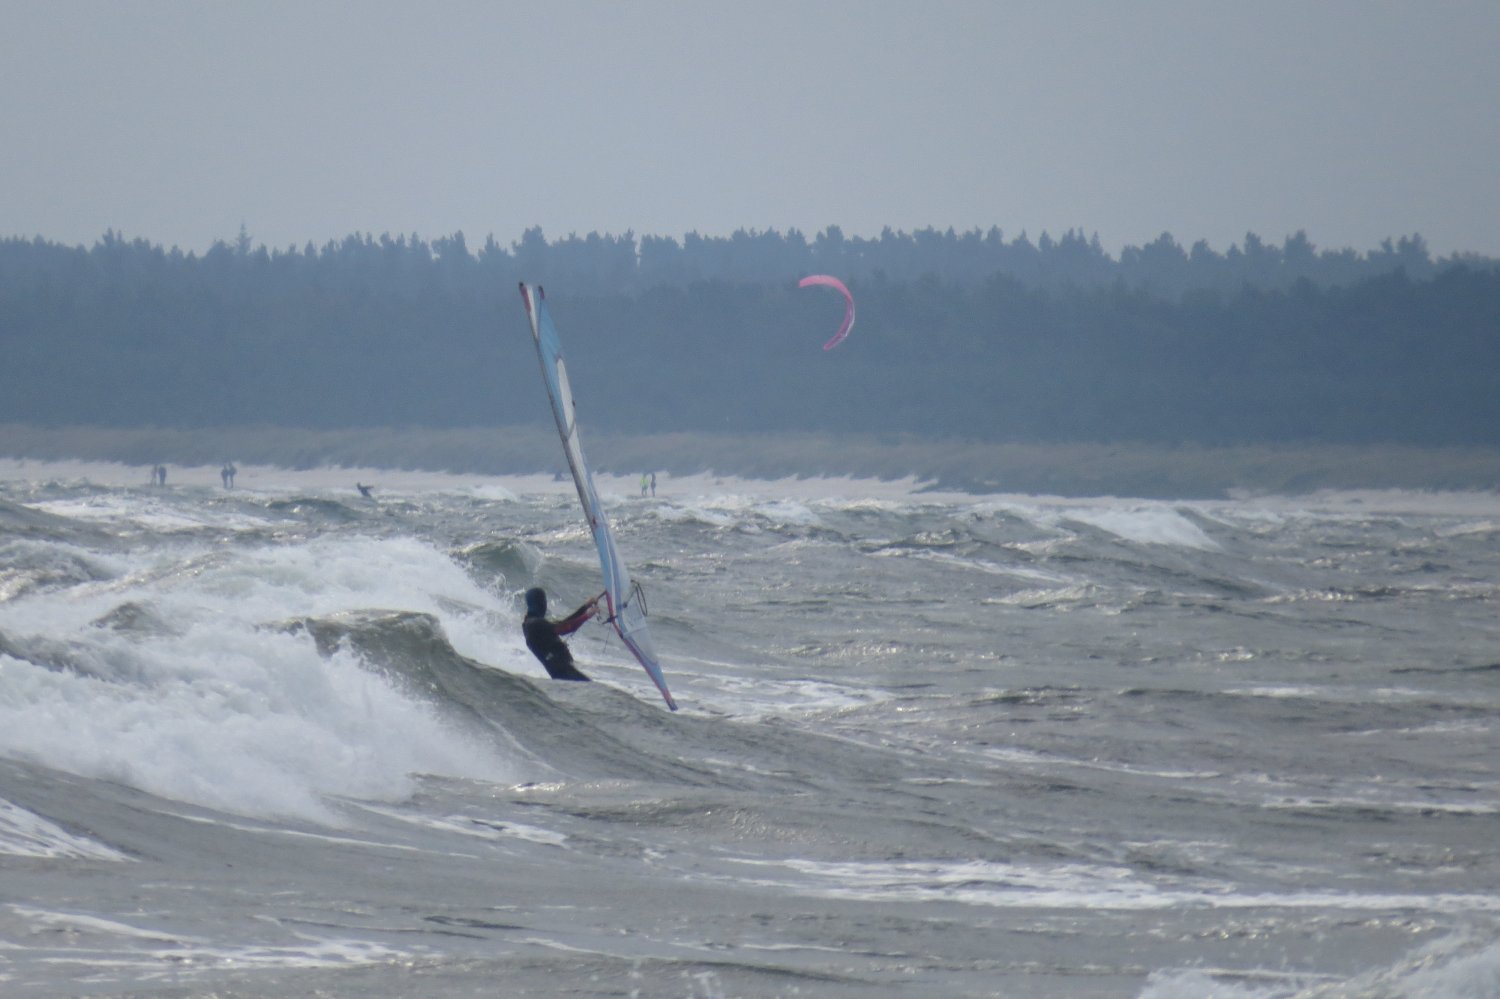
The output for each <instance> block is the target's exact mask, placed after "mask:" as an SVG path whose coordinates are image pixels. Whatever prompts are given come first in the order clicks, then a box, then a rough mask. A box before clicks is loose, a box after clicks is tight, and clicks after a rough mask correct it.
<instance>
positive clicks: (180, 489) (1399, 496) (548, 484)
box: [0, 457, 1500, 520]
mask: <svg viewBox="0 0 1500 999" xmlns="http://www.w3.org/2000/svg"><path fill="white" fill-rule="evenodd" d="M149 479H150V468H148V467H144V466H139V465H131V464H124V463H121V462H108V461H83V460H59V461H51V460H36V459H16V458H4V457H0V485H7V484H11V483H29V484H35V485H45V484H50V483H56V484H61V485H76V484H80V483H82V484H86V485H89V486H94V487H97V488H101V489H127V490H132V491H141V492H153V491H155V490H157V489H158V488H161V487H156V486H153V485H152V484H151V483H150V481H149ZM639 481H640V480H639V476H631V475H612V474H607V473H606V474H597V475H595V485H596V487H597V488H598V490H599V493H600V496H601V497H602V498H603V499H604V500H605V501H606V502H607V503H610V504H613V503H628V502H631V501H633V500H636V499H640V498H641V497H640V495H639ZM359 482H363V483H365V484H367V485H370V486H372V487H373V490H374V496H373V499H374V500H375V501H376V502H377V503H378V502H380V501H381V500H404V499H411V498H413V497H416V496H419V495H421V494H422V493H424V492H455V493H467V494H470V495H473V496H476V497H480V498H485V499H491V500H505V499H518V498H523V497H536V496H554V495H555V496H556V497H558V498H560V499H562V500H565V501H568V502H572V501H573V500H574V496H575V493H574V488H573V481H572V479H570V478H564V479H561V480H559V479H556V478H554V477H553V476H551V475H543V474H539V473H535V474H509V475H507V474H496V475H488V474H478V473H452V472H432V471H414V470H402V469H381V468H368V467H366V468H346V467H342V466H322V467H318V468H301V469H299V468H283V467H279V466H275V465H242V466H239V469H238V475H237V476H236V486H235V488H234V489H232V490H226V489H224V488H223V486H222V484H221V483H220V481H219V468H218V466H210V465H197V466H183V467H180V468H173V469H170V470H169V478H168V482H167V485H166V487H165V490H164V491H165V492H166V493H168V494H170V493H173V492H176V493H178V494H188V493H205V494H223V495H225V496H232V495H235V494H244V495H250V496H278V497H286V496H298V495H301V496H306V495H309V494H327V493H334V494H342V495H343V498H345V499H348V500H350V501H351V502H358V501H360V500H361V498H362V497H360V495H359V492H358V490H357V488H356V483H359ZM729 498H732V499H734V500H737V501H752V502H777V501H791V502H810V503H816V502H823V501H830V502H882V501H884V502H899V501H908V502H915V503H938V504H942V503H950V504H981V505H985V506H998V507H1005V506H1012V505H1014V506H1036V505H1044V506H1054V507H1063V508H1071V509H1079V510H1083V509H1092V508H1119V507H1121V506H1124V507H1133V508H1137V509H1160V508H1170V507H1173V506H1175V505H1178V504H1183V505H1188V506H1191V507H1193V508H1197V509H1200V510H1203V511H1211V510H1212V509H1213V508H1214V507H1216V506H1219V505H1221V504H1234V505H1241V504H1249V505H1251V506H1256V507H1260V508H1263V509H1265V510H1267V511H1269V512H1276V513H1291V512H1295V511H1320V512H1325V513H1326V512H1338V511H1347V512H1349V513H1355V514H1393V515H1394V514H1420V515H1448V516H1461V517H1476V518H1494V519H1496V520H1500V491H1496V490H1422V489H1415V490H1414V489H1395V488H1390V489H1368V488H1367V489H1319V490H1315V491H1310V492H1305V493H1296V494H1288V493H1254V494H1246V495H1235V496H1228V497H1222V498H1192V497H1176V498H1163V497H1138V496H1122V495H1114V494H1099V495H1091V496H1067V495H1061V494H1048V493H1017V492H998V491H997V492H991V493H973V492H967V491H948V490H941V489H937V488H934V487H933V485H932V483H930V482H924V481H920V480H917V479H914V478H911V477H907V478H904V479H869V478H857V477H850V476H796V477H788V478H780V479H753V478H742V477H739V476H732V475H719V474H717V473H698V474H690V475H672V474H662V475H659V476H658V483H657V493H656V496H655V497H650V496H648V497H646V499H648V500H650V499H655V500H658V501H661V502H670V503H685V504H695V503H702V502H708V503H714V502H722V501H724V500H726V499H729Z"/></svg>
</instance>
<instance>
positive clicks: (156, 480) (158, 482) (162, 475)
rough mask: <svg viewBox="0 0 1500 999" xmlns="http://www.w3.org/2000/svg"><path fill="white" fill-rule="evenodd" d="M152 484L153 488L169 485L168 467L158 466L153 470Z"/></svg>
mask: <svg viewBox="0 0 1500 999" xmlns="http://www.w3.org/2000/svg"><path fill="white" fill-rule="evenodd" d="M151 484H152V485H153V486H164V485H166V484H167V466H166V465H157V466H156V467H155V468H153V469H151Z"/></svg>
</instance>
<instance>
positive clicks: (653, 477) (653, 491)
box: [651, 472, 656, 498]
mask: <svg viewBox="0 0 1500 999" xmlns="http://www.w3.org/2000/svg"><path fill="white" fill-rule="evenodd" d="M651 495H652V497H653V498H654V497H655V496H656V473H655V472H652V473H651Z"/></svg>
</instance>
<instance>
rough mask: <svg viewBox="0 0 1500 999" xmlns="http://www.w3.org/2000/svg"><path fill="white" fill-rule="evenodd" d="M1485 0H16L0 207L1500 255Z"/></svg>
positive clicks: (222, 229) (3, 25)
mask: <svg viewBox="0 0 1500 999" xmlns="http://www.w3.org/2000/svg"><path fill="white" fill-rule="evenodd" d="M1497 53H1500V3H1497V2H1495V0H1473V2H1455V0H1420V2H1410V3H1382V2H1351V0H1228V2H1219V0H1202V2H1184V0H1139V2H1129V0H1109V2H1077V0H1040V2H1030V0H1026V2H1011V0H972V2H967V0H964V2H959V0H912V2H890V0H733V2H728V0H726V2H719V0H683V2H677V0H635V2H618V3H606V2H602V0H537V2H524V3H522V2H502V0H493V2H479V0H446V2H445V0H424V2H421V3H417V2H412V0H398V2H387V0H363V2H327V0H291V2H269V0H267V2H233V3H210V2H191V3H190V2H180V0H132V2H112V3H105V2H97V0H0V236H26V237H30V236H34V235H41V236H43V237H45V238H47V239H50V240H55V241H59V242H64V243H70V244H74V243H78V244H85V245H92V244H93V243H94V242H95V241H96V240H97V239H98V238H99V236H100V235H102V234H103V232H104V230H105V229H107V228H113V229H116V230H118V231H120V232H122V233H123V234H124V235H126V236H127V237H130V238H136V237H142V238H145V239H148V240H150V241H151V242H154V243H161V244H164V245H167V246H173V245H176V246H180V247H181V248H182V249H184V250H195V251H199V252H201V251H202V250H204V249H206V248H207V247H208V246H209V245H210V244H211V243H212V242H213V241H214V240H215V239H224V240H232V239H233V238H234V236H235V235H236V233H237V232H238V231H239V227H240V225H241V223H243V224H244V225H245V227H246V228H247V229H248V231H249V233H250V235H251V237H252V238H253V239H254V240H255V242H256V243H265V244H267V245H269V246H272V247H277V248H283V247H286V246H288V245H292V244H295V245H296V246H298V247H299V248H300V247H301V246H303V245H304V244H306V243H307V242H309V241H311V242H314V243H316V244H319V245H321V244H323V243H325V242H327V241H328V240H329V239H336V238H341V237H343V236H346V235H348V234H350V233H353V232H369V233H372V234H375V235H379V234H380V233H383V232H389V233H392V234H393V235H394V234H411V233H417V234H419V235H421V236H422V237H424V238H428V239H431V238H435V237H438V236H443V235H448V234H451V233H453V232H454V231H457V230H462V231H463V233H464V234H465V236H466V237H467V239H468V242H469V245H470V246H471V247H474V248H477V247H478V246H479V245H480V244H481V243H482V242H483V240H484V237H485V236H486V235H487V234H493V235H494V236H495V238H496V239H497V240H498V241H499V242H501V243H502V244H505V245H508V244H510V243H511V242H514V241H515V240H518V239H519V238H520V235H521V232H522V231H523V230H524V229H526V228H527V227H529V226H533V225H540V226H542V228H543V230H544V231H545V233H546V234H547V236H548V237H549V238H554V239H555V238H558V237H561V236H565V235H567V234H568V233H570V232H577V233H578V234H579V235H586V234H587V233H589V232H591V231H598V232H601V233H603V232H609V233H623V232H624V231H625V230H627V229H630V230H634V231H635V232H636V234H637V235H641V234H652V235H666V236H676V237H678V238H680V237H681V236H682V235H683V234H684V233H686V232H689V231H697V232H699V233H702V234H705V235H727V234H729V233H731V232H733V231H734V230H735V229H739V228H745V229H777V230H780V231H785V230H787V229H789V228H798V229H801V230H802V231H803V232H804V233H805V234H807V235H808V236H812V235H813V234H814V233H816V232H818V231H820V230H822V229H824V228H825V227H827V226H828V225H830V224H832V225H838V226H841V227H842V228H843V230H844V232H845V233H846V234H850V235H864V236H875V235H878V234H879V232H880V230H881V229H882V228H883V227H884V226H891V227H893V228H896V229H904V230H908V231H910V230H912V229H918V228H923V227H926V226H937V227H940V228H946V227H948V226H952V227H954V228H956V229H959V230H964V229H972V228H975V227H979V228H984V229H988V228H989V227H990V226H999V227H1000V228H1001V229H1002V230H1003V231H1004V233H1005V235H1006V238H1007V239H1009V238H1013V237H1014V236H1016V235H1019V234H1020V232H1021V231H1022V230H1025V231H1026V232H1027V233H1028V234H1029V235H1030V236H1031V237H1032V238H1033V239H1035V238H1036V237H1037V236H1038V235H1039V234H1040V233H1041V232H1042V231H1044V230H1045V231H1048V232H1050V233H1052V234H1053V235H1054V236H1057V235H1060V234H1062V233H1063V232H1064V231H1066V230H1067V229H1069V228H1075V227H1076V228H1080V229H1082V230H1083V231H1084V232H1085V233H1086V234H1089V235H1092V234H1094V233H1097V234H1098V235H1099V237H1100V239H1101V240H1102V242H1103V243H1104V246H1105V247H1106V249H1108V250H1109V251H1110V252H1111V253H1115V252H1117V251H1118V249H1119V247H1120V246H1121V245H1124V244H1135V245H1139V244H1141V243H1144V242H1147V241H1149V240H1151V239H1154V238H1155V237H1156V236H1158V235H1159V234H1160V233H1162V232H1164V231H1166V232H1170V233H1172V234H1173V236H1175V237H1176V238H1177V239H1178V241H1179V242H1182V243H1184V244H1191V243H1193V242H1195V241H1196V240H1198V239H1207V240H1208V241H1209V243H1210V245H1212V246H1213V247H1214V248H1215V249H1217V250H1220V251H1223V250H1225V249H1227V248H1228V247H1229V245H1230V244H1231V243H1238V242H1241V241H1242V240H1243V238H1244V234H1245V233H1246V231H1253V232H1255V233H1257V234H1258V235H1260V236H1261V237H1262V238H1264V239H1267V240H1269V241H1272V242H1280V240H1281V239H1282V238H1284V237H1285V236H1286V235H1288V234H1290V233H1293V232H1295V231H1296V230H1298V229H1305V230H1306V231H1307V234H1308V236H1309V237H1310V238H1311V239H1312V241H1313V242H1314V243H1315V244H1316V245H1317V246H1319V247H1320V248H1330V247H1335V248H1336V247H1345V246H1352V247H1354V248H1356V249H1359V250H1367V249H1370V248H1373V247H1374V246H1376V245H1378V243H1379V242H1380V240H1381V239H1383V238H1385V237H1388V236H1391V237H1394V236H1400V235H1404V234H1410V233H1413V232H1419V233H1421V234H1422V235H1423V236H1425V237H1426V238H1427V240H1428V243H1429V245H1430V246H1431V247H1432V249H1433V251H1434V252H1436V253H1439V254H1447V253H1451V252H1454V251H1466V250H1468V251H1476V252H1481V253H1485V254H1489V255H1496V256H1500V54H1497Z"/></svg>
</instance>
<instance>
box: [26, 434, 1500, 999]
mask: <svg viewBox="0 0 1500 999" xmlns="http://www.w3.org/2000/svg"><path fill="white" fill-rule="evenodd" d="M0 473H3V474H0V872H3V873H0V995H3V996H5V997H6V999H25V997H44V996H45V997H53V996H69V997H73V996H139V997H188V996H191V997H199V996H205V997H207V996H212V997H306V996H320V997H369V996H379V997H384V996H392V997H394V996H422V997H434V999H448V997H458V996H583V997H594V996H600V997H602V996H630V997H676V999H687V997H693V999H697V997H703V999H709V997H771V996H812V997H870V996H900V997H907V996H911V997H927V996H931V997H977V996H1000V997H1020V999H1030V997H1098V999H1103V997H1111V999H1113V997H1130V999H1204V997H1221V999H1273V997H1274V999H1282V997H1319V999H1328V997H1381V999H1386V997H1390V999H1398V997H1399V999H1407V997H1410V999H1416V997H1423V999H1427V997H1434V999H1459V997H1492V996H1496V995H1500V849H1497V844H1500V817H1497V816H1500V773H1497V760H1500V713H1497V709H1500V619H1497V615H1496V606H1497V597H1500V496H1497V495H1494V494H1483V493H1473V494H1419V493H1364V494H1360V493H1324V494H1317V495H1313V496H1304V497H1277V496H1245V497H1240V498H1236V499H1227V500H1216V501H1203V500H1194V501H1183V502H1166V501H1159V500H1155V501H1146V500H1132V499H1089V500H1081V499H1080V500H1070V499H1063V498H1056V497H1037V496H1018V495H995V496H970V495H959V494H951V493H933V492H924V491H922V489H921V488H920V487H919V484H917V483H912V482H896V483H892V482H874V481H869V482H864V481H856V480H823V479H793V480H787V481H781V482H750V481H742V480H734V479H717V478H714V477H711V476H701V477H696V478H674V477H667V476H663V477H661V479H660V480H659V486H658V493H657V495H656V496H655V497H651V496H647V497H642V496H640V495H639V493H638V489H637V488H636V478H635V477H633V476H622V477H619V478H603V479H601V480H600V489H601V493H602V494H603V495H604V498H605V503H606V505H607V507H608V509H609V512H610V515H611V519H612V521H613V524H614V527H615V532H616V535H617V538H618V541H619V546H620V549H621V551H622V553H623V554H624V556H625V558H626V559H627V560H628V562H629V563H630V565H631V568H632V570H633V572H634V574H635V575H636V576H637V577H638V578H639V579H640V580H641V582H642V583H643V584H644V586H645V588H646V594H647V598H648V601H649V609H650V620H651V627H652V631H653V634H654V637H655V641H656V645H657V648H658V651H659V652H660V654H661V658H662V663H663V667H664V671H665V674H666V677H667V680H668V683H669V684H670V686H671V688H672V692H673V694H674V696H675V697H676V699H677V701H678V703H679V704H680V705H681V710H680V711H678V712H676V713H672V712H669V711H668V710H667V709H666V707H665V706H664V704H663V703H662V700H661V698H660V696H659V695H658V694H657V692H656V690H655V688H654V687H653V686H652V685H651V683H650V681H649V679H648V678H647V676H646V674H645V673H644V671H643V670H641V669H640V668H639V667H638V666H637V665H636V664H635V663H634V662H633V660H631V659H630V657H629V654H628V652H627V650H625V649H624V648H623V646H622V645H621V644H620V642H619V640H618V638H615V637H613V633H612V632H611V631H610V630H609V629H608V627H607V626H605V625H603V624H590V625H588V626H587V627H585V628H584V629H583V630H582V631H580V632H578V633H577V634H576V635H575V636H574V637H573V639H572V640H571V644H572V647H573V650H574V654H575V657H576V658H577V660H578V662H579V664H580V666H581V667H582V668H583V670H584V671H585V672H587V673H589V674H590V675H591V676H593V677H594V679H595V680H596V681H597V682H595V683H591V684H568V683H561V682H557V681H551V680H548V679H547V678H546V676H545V674H544V672H543V671H542V669H541V667H540V666H539V664H537V663H536V661H535V660H534V659H533V658H532V657H531V656H530V654H529V653H528V652H527V651H526V649H525V647H524V645H523V643H522V640H521V634H520V627H519V624H520V618H521V615H522V602H521V594H522V593H523V591H524V590H525V589H526V588H527V587H530V586H534V585H540V586H543V587H545V588H546V589H547V590H548V592H549V594H550V595H551V598H552V603H553V609H554V611H556V612H565V611H567V610H570V609H571V608H572V607H574V606H576V605H577V604H580V603H582V602H583V601H585V600H586V599H588V598H589V597H591V596H593V595H594V594H595V593H596V592H598V590H599V589H600V588H601V587H600V582H599V569H598V564H597V561H596V559H595V556H594V551H593V547H592V544H591V542H590V539H589V536H588V533H587V531H586V530H585V528H584V525H583V522H582V519H581V517H580V515H579V512H578V504H577V499H576V496H575V495H574V494H573V491H572V487H571V484H570V483H564V482H554V481H552V480H551V479H548V478H544V477H532V478H524V479H523V478H515V479H501V478H483V477H478V476H468V477H463V476H426V477H423V476H417V475H413V474H399V473H395V472H379V471H369V470H364V471H361V472H360V473H358V475H356V473H354V472H352V471H340V470H325V471H323V472H319V473H297V472H290V471H285V472H283V471H280V470H277V469H272V468H247V469H243V470H241V473H240V475H239V479H238V485H239V488H236V489H234V490H232V491H230V490H226V489H224V488H222V486H221V483H220V481H219V477H218V475H217V468H212V469H198V470H192V469H188V470H182V469H173V470H171V471H170V473H169V483H168V485H167V486H166V487H164V488H163V487H153V486H150V485H147V484H146V481H147V480H148V477H149V473H148V472H147V471H146V470H144V469H140V470H131V469H124V468H123V467H120V466H95V467H89V468H84V467H74V466H68V465H63V464H54V465H45V464H37V463H28V464H20V463H17V462H8V463H6V464H5V465H4V467H3V468H0ZM356 479H362V480H363V481H365V482H366V483H367V484H368V483H370V482H372V481H373V483H374V485H375V488H374V490H373V498H371V499H366V498H364V497H362V496H361V495H360V494H359V492H358V491H357V490H356V489H355V482H356Z"/></svg>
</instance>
